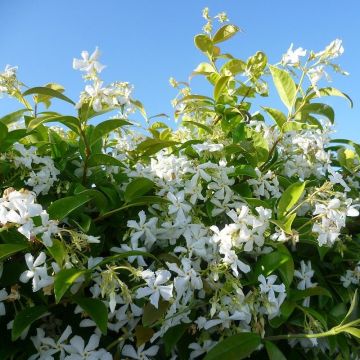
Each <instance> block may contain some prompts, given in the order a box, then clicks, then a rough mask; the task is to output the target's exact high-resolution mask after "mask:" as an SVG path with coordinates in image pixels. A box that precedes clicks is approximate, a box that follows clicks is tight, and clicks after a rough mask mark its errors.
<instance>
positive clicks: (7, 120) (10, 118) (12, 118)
mask: <svg viewBox="0 0 360 360" xmlns="http://www.w3.org/2000/svg"><path fill="white" fill-rule="evenodd" d="M29 111H30V110H29V109H20V110H17V111H14V112H12V113H10V114H7V115H5V116H3V117H2V118H0V123H3V124H4V125H10V124H12V123H14V122H17V121H19V120H20V119H21V118H22V117H23V115H24V114H25V113H27V112H29Z"/></svg>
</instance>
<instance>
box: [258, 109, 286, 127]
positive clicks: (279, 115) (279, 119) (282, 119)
mask: <svg viewBox="0 0 360 360" xmlns="http://www.w3.org/2000/svg"><path fill="white" fill-rule="evenodd" d="M262 108H263V109H264V110H265V111H266V112H267V113H268V114H269V115H270V116H271V118H272V119H273V120H274V121H275V122H276V124H277V126H278V128H279V129H280V131H282V127H283V126H284V124H285V123H286V121H287V118H286V116H285V114H284V113H283V112H281V111H280V110H277V109H273V108H269V107H265V106H262Z"/></svg>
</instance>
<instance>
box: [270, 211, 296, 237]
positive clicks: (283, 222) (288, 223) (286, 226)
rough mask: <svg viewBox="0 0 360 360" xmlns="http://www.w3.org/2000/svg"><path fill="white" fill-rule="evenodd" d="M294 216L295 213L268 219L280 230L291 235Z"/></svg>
mask: <svg viewBox="0 0 360 360" xmlns="http://www.w3.org/2000/svg"><path fill="white" fill-rule="evenodd" d="M295 218H296V214H291V215H289V216H287V217H285V218H281V219H280V220H273V219H272V220H270V221H271V222H272V223H273V224H275V225H277V226H278V227H279V228H280V229H281V230H283V231H284V232H285V233H286V234H288V235H292V233H293V232H292V230H291V227H292V223H293V222H294V220H295Z"/></svg>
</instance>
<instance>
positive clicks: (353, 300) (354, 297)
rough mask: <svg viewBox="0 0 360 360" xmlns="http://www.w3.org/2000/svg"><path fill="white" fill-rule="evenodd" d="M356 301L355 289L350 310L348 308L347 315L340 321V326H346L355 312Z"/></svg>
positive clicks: (356, 293)
mask: <svg viewBox="0 0 360 360" xmlns="http://www.w3.org/2000/svg"><path fill="white" fill-rule="evenodd" d="M358 300H359V299H358V291H357V289H356V290H355V293H354V296H353V298H352V300H351V304H350V308H349V310H348V312H347V314H346V315H345V317H344V319H343V320H342V321H341V323H340V326H341V325H344V324H346V322H347V321H348V320H350V319H351V317H352V315H353V313H354V312H355V309H356V308H357V307H358Z"/></svg>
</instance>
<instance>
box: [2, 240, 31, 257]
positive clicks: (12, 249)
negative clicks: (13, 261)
mask: <svg viewBox="0 0 360 360" xmlns="http://www.w3.org/2000/svg"><path fill="white" fill-rule="evenodd" d="M28 248H29V244H27V243H24V244H0V261H3V260H6V259H7V258H8V257H10V256H11V255H14V254H16V253H17V252H19V251H23V250H26V249H28Z"/></svg>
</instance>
